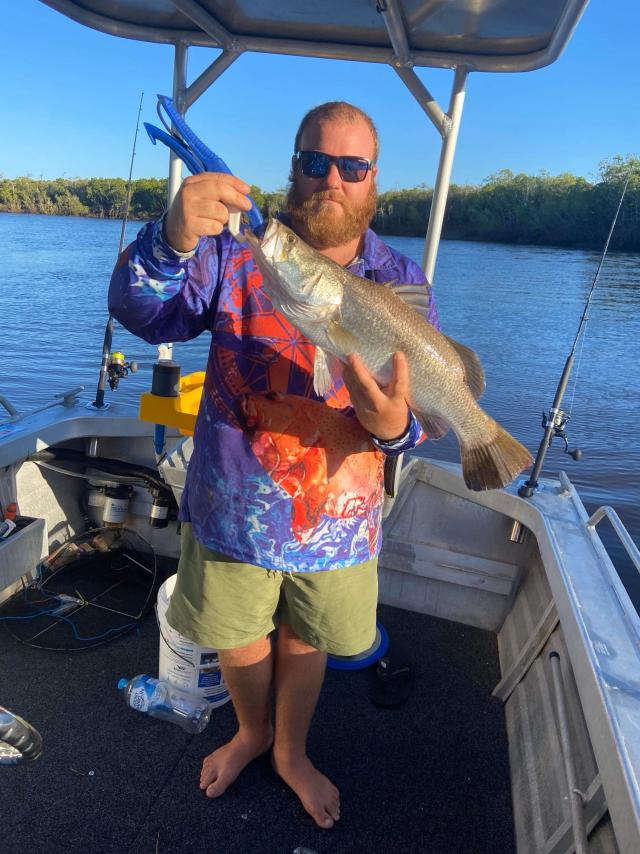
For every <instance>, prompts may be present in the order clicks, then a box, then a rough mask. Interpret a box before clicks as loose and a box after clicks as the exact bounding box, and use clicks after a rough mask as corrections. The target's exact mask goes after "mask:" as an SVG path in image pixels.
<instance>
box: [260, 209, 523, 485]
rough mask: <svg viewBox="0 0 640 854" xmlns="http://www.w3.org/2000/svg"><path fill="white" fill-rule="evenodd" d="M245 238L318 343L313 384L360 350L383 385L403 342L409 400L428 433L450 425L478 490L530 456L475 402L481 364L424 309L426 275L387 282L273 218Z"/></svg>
mask: <svg viewBox="0 0 640 854" xmlns="http://www.w3.org/2000/svg"><path fill="white" fill-rule="evenodd" d="M245 238H246V239H247V240H248V242H249V245H250V246H251V249H252V251H253V255H254V257H255V259H256V263H257V264H258V267H259V269H260V271H261V273H262V277H263V280H264V288H265V290H266V292H267V294H268V295H269V298H270V299H271V301H272V302H273V304H274V307H275V308H276V309H277V310H278V311H280V312H281V313H282V314H283V315H284V316H285V317H286V318H287V319H288V320H289V321H290V322H291V323H292V324H293V325H294V326H296V327H297V328H298V329H299V331H300V332H301V333H302V334H303V335H304V336H305V337H306V338H308V339H309V340H310V341H311V342H312V343H313V344H315V345H316V355H315V363H314V388H315V390H316V392H317V393H318V394H319V395H321V396H322V395H324V394H326V392H327V391H328V390H329V388H330V387H331V385H332V383H333V382H334V380H335V379H336V378H337V376H338V375H339V362H340V361H342V362H345V361H346V359H347V356H349V355H350V354H352V353H357V354H358V355H359V356H360V357H361V358H362V359H363V361H364V363H365V365H366V366H367V368H368V369H369V371H370V372H371V373H372V374H373V376H374V377H375V378H376V380H377V382H378V383H380V385H386V384H387V383H388V382H389V380H390V378H391V372H392V358H393V354H394V352H396V351H402V352H403V353H404V354H405V356H406V357H407V361H408V364H409V387H410V395H409V398H408V400H407V403H408V404H409V406H410V407H411V409H412V411H413V412H414V413H415V415H416V417H417V418H418V419H419V420H420V422H421V424H422V426H423V428H424V430H425V433H426V434H427V436H428V437H429V438H430V439H439V438H441V437H442V436H444V435H445V433H447V432H448V430H449V428H450V427H451V428H452V429H453V431H454V433H455V434H456V437H457V439H458V442H459V445H460V456H461V461H462V475H463V477H464V481H465V483H466V484H467V486H468V487H469V489H473V490H484V489H499V488H501V487H503V486H506V485H507V484H509V483H511V481H512V480H513V479H514V478H515V477H516V475H517V474H519V472H521V471H522V470H523V469H525V468H527V467H528V466H530V465H531V463H532V459H531V455H530V454H529V451H528V450H527V449H526V448H525V447H524V446H523V445H521V444H520V443H519V442H518V441H517V440H516V439H514V438H513V437H512V436H510V435H509V433H507V431H506V430H504V429H503V428H502V427H501V426H500V425H499V424H498V423H497V422H496V421H494V420H493V418H491V417H490V416H489V415H487V413H486V412H484V411H483V410H482V409H481V407H480V406H479V405H478V404H477V402H476V401H477V399H478V398H479V397H480V395H481V394H482V393H483V391H484V387H485V381H484V371H483V369H482V365H481V364H480V361H479V359H478V357H477V355H476V354H475V353H474V352H473V351H472V350H470V349H469V348H468V347H465V346H464V345H463V344H459V343H458V342H457V341H453V340H452V339H451V338H448V337H447V336H446V335H442V334H441V333H440V332H438V331H437V330H436V329H434V328H433V326H432V325H431V324H430V323H429V322H428V321H427V320H426V319H425V317H424V316H423V315H422V314H421V313H420V309H421V308H422V309H424V308H425V302H426V299H425V297H426V294H425V288H424V286H423V285H396V286H393V287H391V286H390V285H382V284H378V283H375V282H371V281H368V280H366V279H362V278H361V277H360V276H355V275H354V274H353V273H350V272H349V271H348V270H346V269H345V268H344V267H341V266H340V265H339V264H337V263H335V262H334V261H332V260H331V259H329V258H327V257H325V256H324V255H322V254H320V253H319V252H317V251H316V250H315V249H312V248H311V247H310V246H308V245H307V244H306V243H305V242H304V241H303V240H302V239H301V238H300V237H298V235H296V234H295V233H294V232H293V231H292V230H291V229H290V228H287V226H285V225H284V224H283V223H281V222H279V221H278V220H275V219H271V220H270V221H269V224H268V226H267V229H266V231H265V234H264V237H263V239H262V240H259V239H258V238H257V237H256V236H255V235H254V234H253V233H252V232H250V231H246V232H245Z"/></svg>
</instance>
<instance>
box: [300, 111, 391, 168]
mask: <svg viewBox="0 0 640 854" xmlns="http://www.w3.org/2000/svg"><path fill="white" fill-rule="evenodd" d="M328 121H342V122H349V123H352V124H353V123H355V122H357V121H363V122H365V124H366V125H367V126H368V128H369V130H370V131H371V135H372V137H373V146H374V147H373V162H374V163H375V162H376V161H377V159H378V154H379V153H380V144H379V141H378V131H377V130H376V126H375V125H374V123H373V119H372V118H371V116H369V115H367V113H365V112H364V110H361V109H360V108H359V107H355V106H354V105H353V104H348V103H347V102H346V101H327V103H326V104H320V105H319V106H317V107H314V108H313V109H312V110H309V112H308V113H307V114H306V116H304V118H303V119H302V121H301V122H300V127H299V128H298V132H297V134H296V138H295V142H294V149H293V150H294V152H295V151H298V150H299V149H300V141H301V139H302V134H303V133H304V131H305V129H306V128H307V127H308V126H309V125H310V124H313V123H314V122H316V123H318V124H320V123H321V122H328Z"/></svg>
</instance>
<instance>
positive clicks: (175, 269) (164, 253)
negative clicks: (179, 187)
mask: <svg viewBox="0 0 640 854" xmlns="http://www.w3.org/2000/svg"><path fill="white" fill-rule="evenodd" d="M163 223H164V217H163V218H161V219H159V220H157V221H156V222H152V223H148V224H147V225H145V226H144V227H143V228H142V229H141V230H140V232H139V233H138V236H137V238H136V239H135V240H134V242H133V243H132V244H131V245H130V246H128V247H127V248H126V249H125V250H124V252H123V253H122V254H121V256H120V258H118V262H117V264H116V267H115V269H114V271H113V274H112V276H111V284H110V286H109V311H110V312H111V314H112V315H113V316H114V317H115V318H116V320H118V321H119V322H120V323H121V324H122V325H123V326H124V327H125V328H126V329H128V330H129V332H132V333H133V334H134V335H138V336H139V337H140V338H143V339H144V340H145V341H148V342H149V343H150V344H160V343H162V342H163V341H189V340H190V339H192V338H196V337H197V336H198V335H200V333H201V332H203V331H204V330H205V329H210V328H211V312H212V309H214V308H215V303H216V301H217V295H218V291H219V285H220V281H221V273H222V267H223V264H222V261H221V259H222V245H221V240H220V239H219V238H214V237H207V238H202V239H201V240H200V242H199V244H198V246H197V247H196V249H194V250H193V252H185V253H181V252H177V251H175V250H174V249H172V247H171V246H170V245H169V244H168V243H167V241H166V239H165V237H164V231H163Z"/></svg>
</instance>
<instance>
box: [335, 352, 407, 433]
mask: <svg viewBox="0 0 640 854" xmlns="http://www.w3.org/2000/svg"><path fill="white" fill-rule="evenodd" d="M347 362H348V364H346V365H344V364H343V366H342V376H343V378H344V384H345V385H346V387H347V391H348V392H349V395H350V397H351V404H352V406H353V408H354V410H355V413H356V415H357V417H358V421H359V422H360V423H361V424H362V426H363V427H364V429H365V430H367V431H368V432H369V433H372V434H373V435H374V436H375V437H376V438H377V439H381V440H382V441H388V440H389V439H397V438H399V437H400V436H402V434H403V433H404V432H405V431H406V429H407V427H408V425H409V407H408V405H407V396H408V394H409V364H408V362H407V357H406V356H405V355H404V353H394V354H393V372H392V374H391V380H390V382H389V385H386V386H382V387H381V386H379V385H378V383H377V382H376V381H375V379H374V378H373V375H372V374H371V373H369V371H368V370H367V368H366V366H365V364H364V362H363V361H362V359H361V358H360V356H357V355H356V354H355V353H353V354H352V355H350V356H348V357H347Z"/></svg>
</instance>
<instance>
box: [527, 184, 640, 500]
mask: <svg viewBox="0 0 640 854" xmlns="http://www.w3.org/2000/svg"><path fill="white" fill-rule="evenodd" d="M630 178H631V169H630V170H629V171H628V173H627V178H626V180H625V182H624V187H623V188H622V193H621V194H620V200H619V201H618V207H617V208H616V212H615V214H614V217H613V221H612V223H611V228H610V229H609V234H608V236H607V241H606V243H605V245H604V249H603V250H602V255H601V257H600V263H599V264H598V269H597V270H596V274H595V276H594V278H593V282H592V283H591V288H590V290H589V294H588V296H587V301H586V303H585V307H584V311H583V312H582V317H581V318H580V323H579V324H578V331H577V332H576V337H575V338H574V339H573V346H572V347H571V352H570V353H569V356H568V357H567V361H566V362H565V365H564V370H563V371H562V376H561V377H560V382H559V383H558V387H557V388H556V394H555V397H554V398H553V404H552V405H551V409H550V410H549V413H548V414H547V413H545V412H543V414H542V426H543V427H544V435H543V437H542V441H541V442H540V447H539V448H538V453H537V455H536V460H535V464H534V466H533V471H532V472H531V477H530V478H529V480H527V481H525V482H524V483H523V484H522V486H521V487H520V489H519V490H518V495H519V496H520V497H521V498H531V496H532V495H533V493H534V492H535V491H536V489H537V488H538V477H539V475H540V472H541V470H542V465H543V463H544V458H545V456H546V454H547V451H548V449H549V448H550V447H551V441H552V440H553V438H554V437H555V436H559V437H560V438H561V439H562V440H563V441H564V450H565V453H567V454H569V456H571V457H573V459H574V460H579V459H580V458H581V457H582V451H581V450H580V448H574V449H573V450H569V442H568V441H567V437H566V435H565V427H566V426H567V421H568V420H569V415H567V414H566V412H563V411H562V410H561V409H560V406H561V404H562V398H563V397H564V393H565V391H566V389H567V384H568V382H569V375H570V374H571V369H572V368H573V362H574V357H575V352H576V347H577V345H578V340H579V338H580V335H581V333H582V330H583V329H584V326H585V324H586V322H587V320H588V319H589V307H590V306H591V300H592V298H593V294H594V291H595V289H596V284H597V282H598V277H599V276H600V270H601V269H602V265H603V264H604V259H605V258H606V255H607V252H608V250H609V243H610V241H611V235H612V234H613V230H614V228H615V227H616V223H617V221H618V214H619V213H620V209H621V207H622V202H623V200H624V197H625V193H626V192H627V187H628V186H629V179H630Z"/></svg>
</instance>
